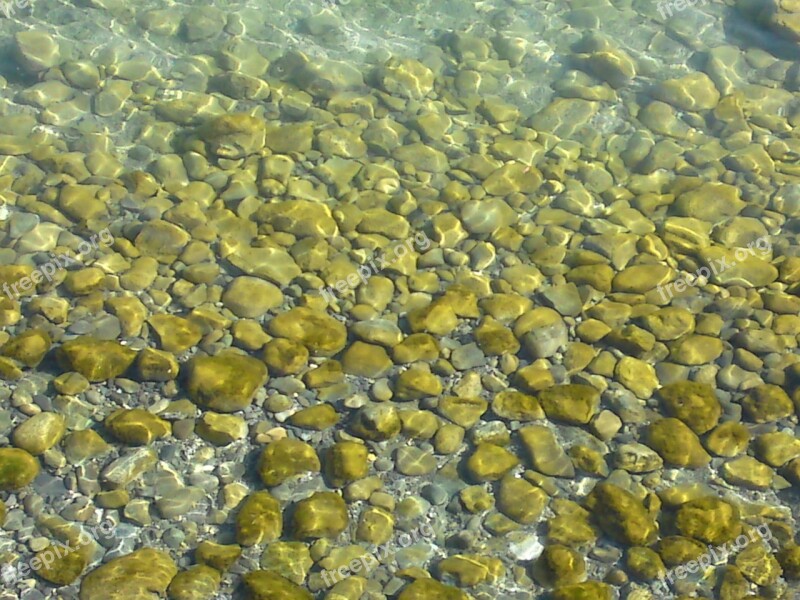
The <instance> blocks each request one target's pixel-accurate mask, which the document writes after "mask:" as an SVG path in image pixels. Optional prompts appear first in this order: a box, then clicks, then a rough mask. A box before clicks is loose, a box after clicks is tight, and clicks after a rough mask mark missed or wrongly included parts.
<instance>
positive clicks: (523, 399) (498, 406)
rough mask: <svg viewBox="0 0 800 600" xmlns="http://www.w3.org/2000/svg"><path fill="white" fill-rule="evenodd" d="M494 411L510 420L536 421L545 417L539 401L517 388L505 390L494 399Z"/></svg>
mask: <svg viewBox="0 0 800 600" xmlns="http://www.w3.org/2000/svg"><path fill="white" fill-rule="evenodd" d="M492 412H494V414H496V415H497V416H498V417H500V418H501V419H507V420H509V421H536V420H539V419H544V416H545V414H544V411H543V410H542V407H541V405H540V404H539V401H538V400H537V399H536V398H535V397H534V396H531V395H529V394H525V393H523V392H520V391H517V390H504V391H502V392H500V393H499V394H497V395H496V396H495V397H494V400H492Z"/></svg>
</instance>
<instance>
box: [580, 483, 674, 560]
mask: <svg viewBox="0 0 800 600" xmlns="http://www.w3.org/2000/svg"><path fill="white" fill-rule="evenodd" d="M586 507H587V508H588V509H589V510H590V511H591V512H592V515H593V516H594V518H595V520H596V521H597V523H598V524H599V525H600V527H601V528H602V529H603V531H605V532H606V534H608V535H609V536H611V537H612V538H614V539H615V540H617V541H618V542H621V543H623V544H626V545H629V546H648V545H650V544H651V543H652V542H653V541H655V539H656V536H657V534H658V524H657V523H656V522H655V520H654V519H653V517H652V515H651V514H650V513H649V512H648V511H647V509H646V508H645V507H644V505H643V504H642V503H641V502H640V501H639V500H637V499H636V497H635V496H633V494H631V493H630V492H628V491H627V490H624V489H622V488H621V487H618V486H616V485H614V484H612V483H608V482H605V481H602V482H600V483H598V484H597V485H596V486H595V487H594V489H593V490H592V491H591V492H590V493H589V495H588V496H587V497H586Z"/></svg>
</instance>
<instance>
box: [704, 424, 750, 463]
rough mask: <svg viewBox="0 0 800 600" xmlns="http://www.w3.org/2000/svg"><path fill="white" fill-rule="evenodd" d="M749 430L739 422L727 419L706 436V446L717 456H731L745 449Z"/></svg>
mask: <svg viewBox="0 0 800 600" xmlns="http://www.w3.org/2000/svg"><path fill="white" fill-rule="evenodd" d="M749 444H750V430H748V429H747V427H745V426H744V425H742V424H741V423H736V422H734V421H728V422H726V423H722V424H721V425H719V426H717V427H715V428H714V429H713V430H712V431H711V433H709V434H708V435H707V436H706V448H708V450H709V451H711V452H712V453H714V454H716V455H717V456H725V457H728V458H730V457H733V456H737V455H739V454H741V453H742V452H744V451H745V450H747V446H748V445H749Z"/></svg>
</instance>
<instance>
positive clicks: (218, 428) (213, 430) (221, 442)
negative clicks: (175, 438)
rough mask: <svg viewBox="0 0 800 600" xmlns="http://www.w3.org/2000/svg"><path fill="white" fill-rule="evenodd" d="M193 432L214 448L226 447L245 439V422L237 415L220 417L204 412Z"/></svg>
mask: <svg viewBox="0 0 800 600" xmlns="http://www.w3.org/2000/svg"><path fill="white" fill-rule="evenodd" d="M195 431H196V432H197V435H199V436H200V437H201V438H203V439H204V440H206V441H208V442H211V443H212V444H214V445H216V446H227V445H228V444H232V443H233V442H235V441H237V440H241V439H244V438H245V437H247V422H246V421H245V420H244V419H243V418H242V417H240V416H238V415H221V414H218V413H214V412H205V413H203V416H202V417H200V420H199V421H198V423H197V425H196V426H195Z"/></svg>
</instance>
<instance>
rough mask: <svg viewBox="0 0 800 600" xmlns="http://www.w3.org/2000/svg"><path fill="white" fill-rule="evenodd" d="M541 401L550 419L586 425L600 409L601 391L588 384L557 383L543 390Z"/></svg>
mask: <svg viewBox="0 0 800 600" xmlns="http://www.w3.org/2000/svg"><path fill="white" fill-rule="evenodd" d="M539 402H540V403H541V405H542V408H544V412H545V414H547V417H548V418H550V419H553V420H555V421H563V422H565V423H570V424H572V425H586V424H587V423H588V422H589V421H590V420H591V419H592V417H593V416H594V415H595V414H596V413H597V411H598V410H599V409H600V393H599V392H598V391H597V390H596V389H594V388H593V387H591V386H588V385H582V384H564V385H556V386H553V387H551V388H548V389H546V390H543V391H542V392H541V393H540V394H539Z"/></svg>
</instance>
